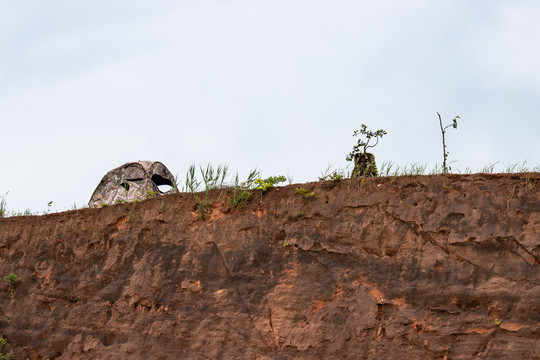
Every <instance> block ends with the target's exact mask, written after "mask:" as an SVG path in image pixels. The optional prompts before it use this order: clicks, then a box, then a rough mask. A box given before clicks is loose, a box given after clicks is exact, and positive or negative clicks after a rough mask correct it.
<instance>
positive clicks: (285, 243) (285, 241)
mask: <svg viewBox="0 0 540 360" xmlns="http://www.w3.org/2000/svg"><path fill="white" fill-rule="evenodd" d="M291 245H292V244H291V243H290V242H288V241H287V240H283V247H287V246H291Z"/></svg>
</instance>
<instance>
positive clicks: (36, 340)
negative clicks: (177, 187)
mask: <svg viewBox="0 0 540 360" xmlns="http://www.w3.org/2000/svg"><path fill="white" fill-rule="evenodd" d="M302 187H304V188H309V189H310V190H311V191H312V192H314V193H315V196H311V197H309V196H302V195H301V194H300V193H299V192H298V191H297V190H296V186H294V185H292V186H287V187H283V188H274V189H271V190H269V191H268V192H266V193H264V194H260V193H256V194H255V196H254V198H253V199H252V200H251V202H249V203H248V204H247V205H246V206H245V207H243V208H240V209H230V207H229V202H228V201H227V196H228V191H227V190H218V191H214V192H212V194H211V196H212V200H213V202H214V206H213V208H212V210H211V212H210V214H209V216H207V217H206V218H204V219H202V218H201V217H200V216H199V214H198V213H197V211H196V205H195V201H194V200H193V197H192V196H190V195H189V194H171V195H165V196H163V197H159V198H154V199H150V200H146V201H144V202H140V203H132V204H121V205H117V206H109V207H106V208H102V209H83V210H78V211H69V212H64V213H58V214H51V215H46V216H36V217H13V218H6V219H0V253H1V257H0V271H1V275H2V276H5V275H8V274H10V273H16V274H17V275H18V276H19V278H20V279H21V280H20V281H19V282H17V283H15V287H14V289H13V291H11V290H12V286H11V284H9V283H7V282H5V283H4V284H3V285H2V288H1V289H0V306H1V313H0V334H1V335H2V336H3V337H4V338H6V339H7V340H8V343H9V345H8V346H7V347H6V349H5V350H4V351H5V352H13V353H14V355H15V356H16V358H17V359H148V358H151V359H182V358H189V359H261V360H262V359H388V358H394V359H413V358H414V359H471V358H478V359H488V358H489V359H537V358H538V354H540V340H539V339H540V271H539V270H540V267H539V262H540V239H539V236H540V235H539V234H540V175H539V174H517V175H444V176H441V175H439V176H418V177H398V178H367V179H352V180H346V181H341V182H320V183H310V184H304V185H302Z"/></svg>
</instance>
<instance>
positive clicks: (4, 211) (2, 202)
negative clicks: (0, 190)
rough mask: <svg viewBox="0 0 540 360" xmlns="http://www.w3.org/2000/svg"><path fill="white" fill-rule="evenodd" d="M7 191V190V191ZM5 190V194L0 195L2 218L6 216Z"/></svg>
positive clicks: (0, 215)
mask: <svg viewBox="0 0 540 360" xmlns="http://www.w3.org/2000/svg"><path fill="white" fill-rule="evenodd" d="M8 192H9V191H8ZM7 194H8V193H7V192H6V194H5V195H2V196H0V218H3V217H7V215H8V214H7V208H6V196H7Z"/></svg>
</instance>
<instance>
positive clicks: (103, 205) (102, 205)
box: [99, 203, 109, 208]
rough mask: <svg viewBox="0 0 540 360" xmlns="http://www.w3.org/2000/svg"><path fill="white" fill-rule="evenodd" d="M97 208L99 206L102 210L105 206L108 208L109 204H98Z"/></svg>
mask: <svg viewBox="0 0 540 360" xmlns="http://www.w3.org/2000/svg"><path fill="white" fill-rule="evenodd" d="M99 206H100V207H102V208H104V207H107V206H109V204H107V203H103V204H99Z"/></svg>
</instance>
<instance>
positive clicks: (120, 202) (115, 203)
mask: <svg viewBox="0 0 540 360" xmlns="http://www.w3.org/2000/svg"><path fill="white" fill-rule="evenodd" d="M125 203H127V201H126V200H124V199H119V200H116V201H115V202H114V205H120V204H125ZM101 205H108V204H101Z"/></svg>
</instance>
